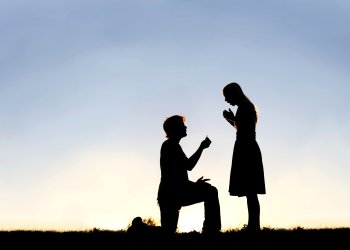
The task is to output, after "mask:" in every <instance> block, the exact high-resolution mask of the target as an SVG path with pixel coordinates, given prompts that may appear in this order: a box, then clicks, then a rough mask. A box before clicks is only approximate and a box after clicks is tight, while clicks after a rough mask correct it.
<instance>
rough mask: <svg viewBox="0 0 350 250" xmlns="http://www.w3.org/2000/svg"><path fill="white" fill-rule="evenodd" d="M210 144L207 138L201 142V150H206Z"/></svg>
mask: <svg viewBox="0 0 350 250" xmlns="http://www.w3.org/2000/svg"><path fill="white" fill-rule="evenodd" d="M210 144H211V140H210V139H209V138H208V136H207V137H205V139H204V140H203V141H202V142H201V147H202V148H208V147H209V146H210Z"/></svg>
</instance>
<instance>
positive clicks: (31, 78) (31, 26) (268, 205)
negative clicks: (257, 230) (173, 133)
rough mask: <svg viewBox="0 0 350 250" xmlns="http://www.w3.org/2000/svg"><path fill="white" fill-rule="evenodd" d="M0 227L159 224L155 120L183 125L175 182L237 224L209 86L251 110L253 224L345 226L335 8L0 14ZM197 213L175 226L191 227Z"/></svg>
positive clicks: (224, 130) (346, 115)
mask: <svg viewBox="0 0 350 250" xmlns="http://www.w3.org/2000/svg"><path fill="white" fill-rule="evenodd" d="M0 16H1V20H0V30H1V33H2V36H1V37H2V39H1V41H0V66H1V67H0V102H1V105H0V197H1V201H2V203H1V206H0V221H1V223H0V230H17V229H29V230H32V229H38V230H89V229H93V228H100V229H107V230H124V229H126V228H127V226H128V225H129V224H130V223H131V221H132V219H133V218H134V217H136V216H141V217H142V218H144V219H147V218H152V219H154V221H155V222H156V223H158V225H159V220H160V215H159V209H158V206H157V201H156V196H157V190H158V184H159V180H160V168H159V153H160V152H159V151H160V146H161V143H162V142H163V140H165V134H164V131H163V129H162V123H163V121H164V119H165V117H168V116H171V115H173V114H181V115H184V116H186V126H187V128H188V129H187V132H188V136H187V137H185V138H183V139H182V140H181V145H182V147H183V149H184V151H185V153H186V154H187V155H188V156H190V155H191V154H192V153H193V152H194V151H195V150H196V149H197V147H198V146H199V143H200V142H201V140H202V139H204V138H205V136H207V135H208V137H209V138H210V139H211V140H212V144H211V146H210V147H209V148H208V149H206V150H205V151H204V153H203V155H202V158H201V159H200V160H199V162H198V164H197V166H196V167H195V169H194V170H193V171H191V172H190V173H189V176H190V179H191V180H196V179H197V178H199V177H201V176H205V177H206V178H210V183H212V184H213V185H215V186H216V187H217V188H218V191H219V199H220V205H221V216H222V225H223V230H227V229H232V228H234V229H236V228H241V227H243V226H244V224H246V223H247V208H246V200H245V198H237V197H231V196H229V193H228V182H229V173H230V163H231V156H232V149H233V144H234V139H235V131H234V130H233V129H232V128H231V127H230V126H229V125H228V124H227V123H226V122H225V121H224V119H223V117H222V111H223V110H224V109H227V108H231V109H233V107H230V106H229V105H228V104H227V103H226V102H225V100H224V98H223V96H222V88H223V87H224V85H225V84H226V83H228V82H231V81H236V82H239V83H240V84H241V85H242V88H243V90H244V91H245V93H246V94H247V96H248V97H249V98H250V99H251V100H252V101H253V102H254V103H255V104H256V105H257V107H258V110H259V115H260V116H259V123H258V125H257V140H258V143H259V145H260V147H261V151H262V154H263V162H264V170H265V181H266V189H267V193H266V194H265V195H260V196H259V199H260V206H261V226H262V227H270V228H294V227H299V226H300V227H304V228H319V227H328V228H333V227H349V226H350V213H349V211H350V195H349V192H350V182H349V179H350V168H349V166H350V158H349V156H348V153H349V148H350V131H349V127H350V112H349V110H348V108H349V106H350V101H349V98H348V93H349V92H350V85H349V81H350V72H349V68H350V58H349V53H348V51H349V49H350V48H349V44H350V42H349V39H350V31H349V29H348V27H347V26H348V25H346V24H348V23H349V22H350V3H348V1H345V0H336V1H323V2H320V1H316V0H312V1H307V2H305V1H301V0H297V1H292V2H290V1H277V0H268V1H263V2H261V1H257V0H253V1H242V0H237V1H227V0H220V1H215V2H214V1H207V0H204V1H177V0H176V1H175V0H152V1H135V0H131V1H107V0H102V1H79V0H78V1H74V2H71V1H65V0H64V1H47V2H45V1H35V2H30V3H29V2H28V3H27V2H26V1H22V0H11V1H9V0H3V1H1V5H0ZM203 219H204V207H203V204H202V203H200V204H196V205H193V206H190V207H184V208H183V209H182V210H181V212H180V218H179V225H178V226H179V231H180V232H188V231H192V230H195V231H200V230H201V226H202V221H203Z"/></svg>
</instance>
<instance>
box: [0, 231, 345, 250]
mask: <svg viewBox="0 0 350 250" xmlns="http://www.w3.org/2000/svg"><path fill="white" fill-rule="evenodd" d="M133 246H135V247H136V246H137V247H140V246H142V247H146V248H147V249H148V248H150V247H154V248H165V249H169V248H170V249H172V248H173V247H181V246H185V247H190V246H192V247H193V248H195V249H197V248H198V247H202V248H203V247H204V248H206V247H208V246H211V247H214V248H215V249H216V248H217V247H218V248H221V247H225V248H232V249H234V248H235V247H238V246H245V247H249V246H252V247H254V248H263V247H264V249H265V248H266V247H269V248H272V247H277V248H279V249H290V247H298V248H299V249H300V248H305V249H306V248H310V247H312V249H315V248H321V249H323V248H325V247H327V248H329V249H350V228H335V229H302V228H296V229H292V230H289V229H288V230H285V229H266V228H264V229H263V230H262V231H261V232H259V233H255V234H252V233H248V232H245V231H244V230H240V231H227V232H222V233H220V234H218V235H215V236H205V235H202V234H201V233H199V232H189V233H177V234H175V235H174V236H172V237H165V236H164V235H163V234H161V233H160V231H159V230H158V228H155V229H154V228H153V229H152V230H147V231H143V232H139V233H138V234H130V233H127V231H104V230H98V229H94V230H91V231H78V232H55V231H0V249H28V248H31V249H33V248H35V249H38V248H43V249H44V248H45V249H53V248H57V247H59V248H64V249H70V248H71V249H73V248H74V249H86V248H87V249H91V248H94V249H125V248H127V249H130V247H131V249H132V247H133ZM230 246H231V247H230ZM5 247H6V248H5ZM249 248H250V247H249ZM181 250H182V249H181Z"/></svg>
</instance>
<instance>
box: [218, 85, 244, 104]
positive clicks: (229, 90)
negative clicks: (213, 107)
mask: <svg viewBox="0 0 350 250" xmlns="http://www.w3.org/2000/svg"><path fill="white" fill-rule="evenodd" d="M222 93H223V95H224V97H225V101H226V102H228V103H229V104H231V105H232V106H235V105H239V104H240V103H241V102H242V101H244V100H248V101H249V99H248V97H246V95H245V94H244V93H243V90H242V88H241V86H240V85H239V84H238V83H236V82H231V83H229V84H227V85H226V86H225V87H224V88H223V90H222Z"/></svg>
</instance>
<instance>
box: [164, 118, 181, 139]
mask: <svg viewBox="0 0 350 250" xmlns="http://www.w3.org/2000/svg"><path fill="white" fill-rule="evenodd" d="M185 121H186V118H185V117H184V116H181V115H173V116H170V117H168V118H166V119H165V121H164V123H163V129H164V131H165V133H166V137H167V138H174V137H178V138H182V137H185V136H186V135H187V133H186V129H187V127H186V126H185Z"/></svg>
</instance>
